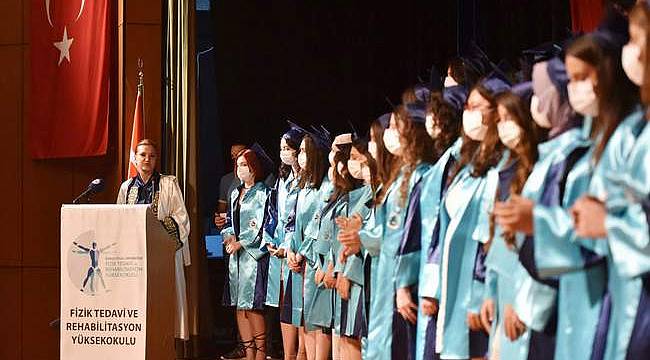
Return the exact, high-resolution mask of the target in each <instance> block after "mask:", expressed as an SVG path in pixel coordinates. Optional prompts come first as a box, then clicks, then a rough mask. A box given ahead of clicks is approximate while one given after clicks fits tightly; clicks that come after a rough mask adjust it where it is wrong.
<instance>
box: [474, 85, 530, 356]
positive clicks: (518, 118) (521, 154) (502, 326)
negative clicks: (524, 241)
mask: <svg viewBox="0 0 650 360" xmlns="http://www.w3.org/2000/svg"><path fill="white" fill-rule="evenodd" d="M527 85H528V86H527V87H528V89H529V90H530V91H532V85H530V84H527ZM520 88H525V86H524V87H520ZM514 91H515V90H514V88H513V92H514ZM526 91H527V90H526V89H524V92H526ZM513 92H505V93H503V94H500V95H498V96H497V97H496V99H495V101H496V103H497V114H498V122H497V132H498V135H499V139H500V141H501V143H502V144H503V145H504V146H505V147H506V148H508V149H509V150H510V151H509V154H508V159H507V162H506V163H505V165H504V166H503V168H502V169H501V170H500V171H499V174H498V176H499V179H498V186H497V189H496V191H497V194H496V198H497V201H498V202H501V201H505V200H506V199H508V198H509V197H510V196H516V195H519V194H521V191H522V189H523V187H524V183H525V182H526V179H527V178H528V175H529V174H530V172H531V170H532V168H533V165H534V164H535V161H536V160H537V129H536V127H535V124H534V122H533V121H532V119H531V116H530V111H529V109H530V106H529V104H528V102H527V98H529V97H528V96H526V95H523V96H518V95H516V94H515V93H513ZM497 205H498V203H497ZM490 221H491V222H493V221H494V219H491V220H490ZM491 227H492V228H491V229H490V239H489V240H488V243H487V244H486V245H485V246H486V248H487V249H488V254H487V257H486V259H485V266H486V280H485V283H486V286H485V293H484V294H483V295H482V297H483V298H484V299H483V304H482V306H481V314H480V315H481V323H482V324H483V327H484V328H485V331H487V332H489V333H490V340H491V341H490V357H491V358H503V359H513V360H514V359H526V358H527V356H528V353H527V349H528V347H527V343H526V342H527V341H528V339H529V336H528V334H525V335H523V336H515V334H513V331H512V330H513V329H516V325H517V323H516V322H515V321H514V320H515V319H514V318H513V317H512V312H513V310H512V304H513V303H514V297H515V295H516V293H514V292H513V289H514V288H515V286H514V284H515V282H516V281H515V278H514V276H513V274H514V273H515V272H516V269H518V268H519V267H521V265H520V264H519V259H518V256H517V253H516V251H514V249H513V247H514V242H515V239H514V237H515V233H508V232H505V231H503V230H502V229H501V228H499V227H498V226H492V224H491ZM476 295H478V294H476ZM517 338H520V340H517Z"/></svg>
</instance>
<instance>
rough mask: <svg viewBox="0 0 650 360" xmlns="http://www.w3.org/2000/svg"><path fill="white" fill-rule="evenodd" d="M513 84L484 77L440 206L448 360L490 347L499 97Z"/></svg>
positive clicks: (439, 327) (440, 339) (441, 314)
mask: <svg viewBox="0 0 650 360" xmlns="http://www.w3.org/2000/svg"><path fill="white" fill-rule="evenodd" d="M508 89H509V85H508V84H507V83H505V82H504V81H503V80H501V79H499V78H498V77H494V76H492V77H489V78H486V79H483V80H481V81H479V83H478V84H477V85H476V86H475V87H474V88H473V89H472V91H471V92H470V94H469V97H468V99H467V105H466V108H465V111H464V112H463V134H464V138H463V144H462V147H461V150H460V158H459V160H458V162H457V163H456V164H455V165H454V169H453V171H452V175H451V178H452V179H453V180H452V182H451V184H450V185H449V189H448V190H447V192H446V194H445V197H444V198H443V200H442V202H441V205H440V211H439V220H438V221H439V222H440V225H439V226H440V231H439V239H438V241H439V242H440V246H441V249H440V251H441V262H440V285H439V290H438V291H439V297H437V298H438V299H439V302H440V305H439V310H438V317H437V323H436V337H435V339H436V352H438V353H440V357H441V358H442V359H462V358H475V357H477V358H480V357H483V356H485V353H486V352H487V343H488V339H487V335H486V334H485V332H484V330H483V328H482V326H481V325H480V319H479V310H480V305H481V304H480V301H479V302H477V301H472V300H476V299H477V297H476V296H473V295H472V294H473V293H474V294H482V292H483V282H484V273H483V271H482V266H483V264H482V262H483V259H484V257H485V251H484V247H483V244H484V243H485V242H487V241H488V239H489V217H488V216H489V215H488V214H489V210H490V209H491V208H492V206H493V203H494V198H495V195H496V187H497V185H498V171H499V170H500V169H501V168H502V166H503V165H504V163H505V160H504V159H507V156H503V153H504V146H503V145H502V144H501V142H500V141H499V136H498V133H497V126H496V120H497V111H496V103H495V100H494V97H495V96H496V95H498V94H500V93H502V92H505V91H507V90H508Z"/></svg>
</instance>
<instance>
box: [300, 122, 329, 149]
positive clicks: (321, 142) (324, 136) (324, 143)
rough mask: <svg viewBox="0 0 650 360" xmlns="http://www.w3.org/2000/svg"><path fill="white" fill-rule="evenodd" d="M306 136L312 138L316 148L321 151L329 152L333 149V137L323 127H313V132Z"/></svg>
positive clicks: (308, 132)
mask: <svg viewBox="0 0 650 360" xmlns="http://www.w3.org/2000/svg"><path fill="white" fill-rule="evenodd" d="M306 135H309V136H311V138H312V140H314V144H315V145H316V147H318V148H319V149H321V150H329V149H330V148H331V147H332V136H331V134H330V132H329V130H327V129H326V128H325V127H324V126H323V125H320V126H318V127H316V126H313V125H312V127H311V131H307V134H306Z"/></svg>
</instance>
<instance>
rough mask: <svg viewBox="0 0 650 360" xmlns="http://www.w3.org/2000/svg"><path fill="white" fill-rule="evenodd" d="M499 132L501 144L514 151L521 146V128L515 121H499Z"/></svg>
mask: <svg viewBox="0 0 650 360" xmlns="http://www.w3.org/2000/svg"><path fill="white" fill-rule="evenodd" d="M497 132H498V133H499V139H501V143H503V145H505V146H506V147H507V148H509V149H514V148H515V146H517V144H519V139H520V138H521V128H520V127H519V125H517V123H516V122H514V121H513V120H505V121H499V123H497Z"/></svg>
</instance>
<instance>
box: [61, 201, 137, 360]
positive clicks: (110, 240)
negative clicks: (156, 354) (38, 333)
mask: <svg viewBox="0 0 650 360" xmlns="http://www.w3.org/2000/svg"><path fill="white" fill-rule="evenodd" d="M146 209H147V206H146V205H139V206H132V205H124V206H115V205H64V206H63V207H62V208H61V325H60V327H61V339H60V344H61V347H60V348H61V353H60V355H61V359H65V360H77V359H79V360H81V359H84V360H86V359H121V360H130V359H137V360H143V359H144V358H145V350H146V324H147V319H146V314H147V276H146V269H147V258H146V254H147V249H146V228H145V226H144V224H145V223H146V221H144V219H145V217H146Z"/></svg>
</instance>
